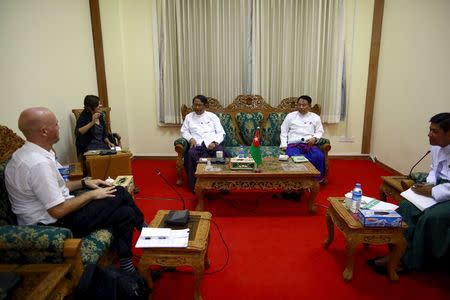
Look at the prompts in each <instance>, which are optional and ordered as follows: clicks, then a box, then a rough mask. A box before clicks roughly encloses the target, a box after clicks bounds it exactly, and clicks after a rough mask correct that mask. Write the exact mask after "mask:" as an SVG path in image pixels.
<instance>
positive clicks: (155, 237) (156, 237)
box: [144, 236, 167, 240]
mask: <svg viewBox="0 0 450 300" xmlns="http://www.w3.org/2000/svg"><path fill="white" fill-rule="evenodd" d="M144 239H145V240H152V239H158V240H165V239H167V237H165V236H153V237H151V236H146V237H144Z"/></svg>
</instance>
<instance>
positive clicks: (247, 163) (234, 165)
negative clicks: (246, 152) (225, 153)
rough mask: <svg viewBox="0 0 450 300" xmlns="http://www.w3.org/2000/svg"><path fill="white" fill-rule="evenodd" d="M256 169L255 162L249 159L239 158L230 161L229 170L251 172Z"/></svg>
mask: <svg viewBox="0 0 450 300" xmlns="http://www.w3.org/2000/svg"><path fill="white" fill-rule="evenodd" d="M255 168H256V164H255V161H254V160H253V158H251V157H245V158H239V157H233V158H231V159H230V169H231V170H253V169H255Z"/></svg>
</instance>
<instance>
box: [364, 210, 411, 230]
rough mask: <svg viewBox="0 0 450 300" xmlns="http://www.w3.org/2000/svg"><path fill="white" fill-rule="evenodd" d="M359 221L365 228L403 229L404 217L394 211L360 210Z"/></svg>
mask: <svg viewBox="0 0 450 300" xmlns="http://www.w3.org/2000/svg"><path fill="white" fill-rule="evenodd" d="M358 219H359V221H360V222H361V224H362V225H363V226H364V227H401V226H402V216H400V215H399V214H398V213H397V212H396V211H394V210H386V211H376V210H370V209H359V211H358Z"/></svg>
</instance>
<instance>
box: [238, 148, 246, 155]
mask: <svg viewBox="0 0 450 300" xmlns="http://www.w3.org/2000/svg"><path fill="white" fill-rule="evenodd" d="M245 156H246V154H245V148H244V146H242V145H241V147H240V148H239V154H238V157H239V158H245Z"/></svg>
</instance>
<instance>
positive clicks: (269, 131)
mask: <svg viewBox="0 0 450 300" xmlns="http://www.w3.org/2000/svg"><path fill="white" fill-rule="evenodd" d="M286 115H287V113H270V114H269V116H268V117H267V122H266V125H265V126H264V128H263V129H262V136H261V145H263V146H280V132H281V130H280V128H281V124H282V123H283V120H284V118H285V117H286Z"/></svg>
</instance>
